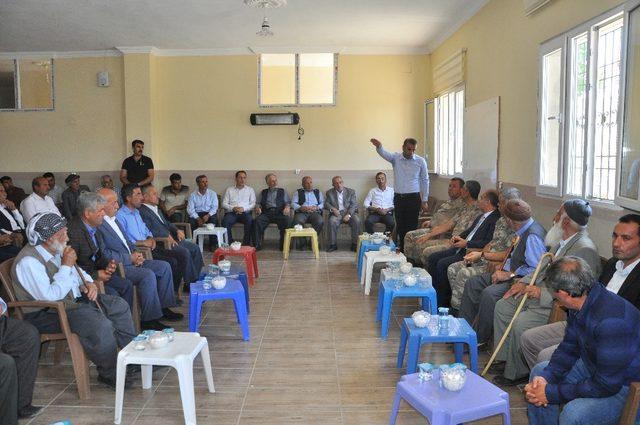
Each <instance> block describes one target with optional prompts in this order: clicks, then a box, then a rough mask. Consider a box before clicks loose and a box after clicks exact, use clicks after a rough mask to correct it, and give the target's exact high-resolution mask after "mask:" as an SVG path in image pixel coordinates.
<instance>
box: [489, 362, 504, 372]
mask: <svg viewBox="0 0 640 425" xmlns="http://www.w3.org/2000/svg"><path fill="white" fill-rule="evenodd" d="M506 365H507V362H494V363H493V364H492V365H491V367H490V368H489V371H488V372H489V373H490V374H492V375H501V374H503V373H504V367H505V366H506Z"/></svg>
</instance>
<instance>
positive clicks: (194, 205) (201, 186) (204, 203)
mask: <svg viewBox="0 0 640 425" xmlns="http://www.w3.org/2000/svg"><path fill="white" fill-rule="evenodd" d="M196 184H197V185H198V189H196V190H194V191H193V192H191V195H189V201H188V202H187V214H188V215H189V222H190V223H191V229H193V230H196V229H197V228H198V227H202V226H206V225H207V224H213V225H216V224H217V222H218V195H217V194H216V193H215V192H214V191H213V190H211V189H209V179H208V178H207V176H205V175H204V174H201V175H199V176H198V177H196ZM211 238H212V239H211V241H212V240H213V236H212V237H211ZM211 241H210V242H211ZM218 242H220V241H218ZM210 245H212V244H211V243H210Z"/></svg>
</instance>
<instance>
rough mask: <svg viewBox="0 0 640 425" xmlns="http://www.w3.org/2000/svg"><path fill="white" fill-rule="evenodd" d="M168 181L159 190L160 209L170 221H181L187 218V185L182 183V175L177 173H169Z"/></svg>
mask: <svg viewBox="0 0 640 425" xmlns="http://www.w3.org/2000/svg"><path fill="white" fill-rule="evenodd" d="M169 181H170V182H171V184H170V185H169V186H165V187H163V188H162V192H160V204H159V205H160V209H161V210H162V212H163V213H164V214H165V215H166V216H167V217H168V218H169V221H170V222H172V223H178V222H183V221H185V220H187V219H188V217H187V216H186V214H187V202H188V200H189V186H185V185H183V184H182V176H181V175H180V174H178V173H173V174H171V175H170V176H169Z"/></svg>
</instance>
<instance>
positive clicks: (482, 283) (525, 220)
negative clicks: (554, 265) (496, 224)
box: [460, 199, 547, 344]
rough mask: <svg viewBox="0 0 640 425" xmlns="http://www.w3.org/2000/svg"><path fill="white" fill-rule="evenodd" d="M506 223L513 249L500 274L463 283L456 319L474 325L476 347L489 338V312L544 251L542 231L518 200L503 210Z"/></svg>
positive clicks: (532, 269)
mask: <svg viewBox="0 0 640 425" xmlns="http://www.w3.org/2000/svg"><path fill="white" fill-rule="evenodd" d="M503 212H504V215H505V217H506V218H507V222H508V223H509V224H510V226H511V229H513V230H514V231H515V233H516V235H517V236H518V237H519V241H518V243H517V244H516V245H515V246H514V248H513V250H512V251H511V254H510V255H509V258H508V259H507V261H506V262H505V264H504V267H503V268H502V270H496V271H495V272H493V273H483V274H480V275H477V276H474V277H472V278H471V279H469V280H468V281H467V285H466V286H465V288H464V292H463V294H462V302H461V304H460V317H463V318H464V319H466V321H467V322H468V323H469V324H471V323H474V322H476V320H475V319H476V316H478V320H477V322H476V326H475V329H476V332H477V336H478V343H479V344H485V343H487V342H488V340H489V339H490V338H491V336H492V334H493V312H494V308H495V305H496V302H497V301H498V300H499V299H500V298H502V296H503V295H504V294H505V293H506V292H507V290H509V288H510V287H511V285H512V284H513V283H514V282H515V281H516V280H519V279H520V278H522V277H524V276H527V275H528V274H530V273H532V272H533V271H534V270H535V268H536V266H537V265H538V261H540V257H542V254H544V253H545V252H546V251H547V249H546V248H545V245H544V237H545V235H546V233H547V232H546V231H545V230H544V228H543V227H542V226H541V225H540V224H539V223H538V222H537V221H535V220H534V219H533V218H532V217H531V207H530V206H529V204H527V203H526V202H524V201H523V200H521V199H512V200H510V201H509V202H507V204H506V205H505V207H504V209H503Z"/></svg>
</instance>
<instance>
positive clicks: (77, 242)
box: [67, 217, 109, 280]
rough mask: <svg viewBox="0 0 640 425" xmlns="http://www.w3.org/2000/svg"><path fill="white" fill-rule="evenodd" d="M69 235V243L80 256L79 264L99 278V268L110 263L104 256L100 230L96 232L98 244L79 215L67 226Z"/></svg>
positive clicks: (92, 275) (95, 277)
mask: <svg viewBox="0 0 640 425" xmlns="http://www.w3.org/2000/svg"><path fill="white" fill-rule="evenodd" d="M67 235H68V236H69V245H71V247H72V248H73V249H74V250H75V251H76V255H77V256H78V260H77V263H78V265H79V266H80V267H82V269H83V270H84V271H86V272H87V273H88V274H89V275H90V276H91V277H92V278H93V279H94V280H95V279H97V278H98V270H104V269H105V268H107V265H108V264H109V259H108V258H106V257H105V256H104V241H103V239H102V235H101V234H100V232H96V234H95V236H96V241H97V242H98V245H96V244H95V243H93V240H92V239H91V236H90V235H89V231H88V230H87V228H86V227H85V225H84V223H83V222H82V220H80V218H79V217H74V218H73V219H71V221H70V222H69V225H68V226H67ZM94 257H95V260H94V259H93V258H94Z"/></svg>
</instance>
